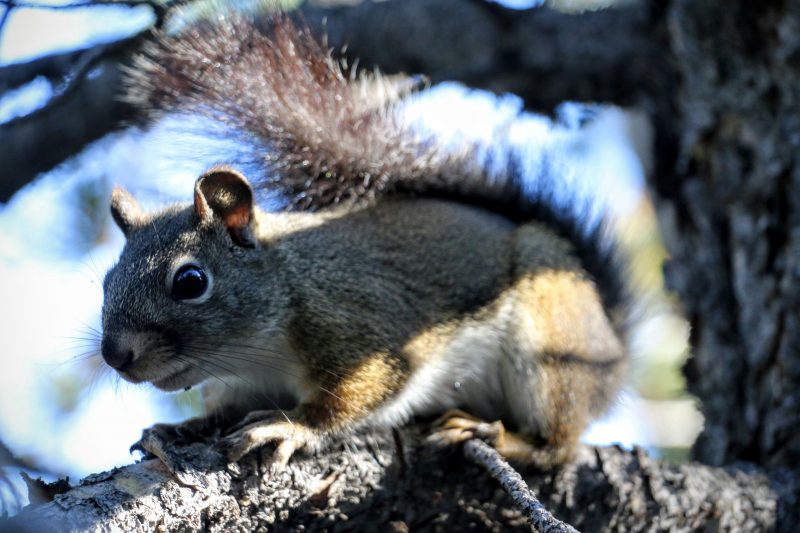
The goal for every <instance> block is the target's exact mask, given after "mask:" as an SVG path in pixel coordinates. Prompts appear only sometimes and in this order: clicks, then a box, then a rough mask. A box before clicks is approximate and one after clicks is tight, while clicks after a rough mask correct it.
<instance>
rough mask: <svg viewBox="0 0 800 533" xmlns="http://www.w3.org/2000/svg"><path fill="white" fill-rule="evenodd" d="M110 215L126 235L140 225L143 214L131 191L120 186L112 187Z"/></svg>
mask: <svg viewBox="0 0 800 533" xmlns="http://www.w3.org/2000/svg"><path fill="white" fill-rule="evenodd" d="M111 217H112V218H113V219H114V222H116V223H117V226H119V229H121V230H122V233H124V234H125V236H126V237H128V236H129V235H130V233H131V231H133V229H134V228H135V227H136V226H139V225H141V223H142V219H143V218H144V215H143V214H142V208H141V207H139V202H137V201H136V198H134V197H133V195H132V194H131V193H129V192H128V191H127V190H125V189H123V188H122V187H114V191H113V192H112V193H111Z"/></svg>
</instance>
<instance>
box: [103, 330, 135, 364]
mask: <svg viewBox="0 0 800 533" xmlns="http://www.w3.org/2000/svg"><path fill="white" fill-rule="evenodd" d="M100 350H101V351H102V352H103V359H105V361H106V363H108V366H110V367H111V368H114V369H115V370H124V369H125V367H126V366H127V365H128V364H129V363H130V362H131V361H133V350H131V349H129V348H127V347H124V346H120V345H119V343H117V341H115V340H114V339H113V338H111V337H103V342H102V345H101V346H100Z"/></svg>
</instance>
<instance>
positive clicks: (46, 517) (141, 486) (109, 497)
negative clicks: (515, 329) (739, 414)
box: [14, 426, 796, 531]
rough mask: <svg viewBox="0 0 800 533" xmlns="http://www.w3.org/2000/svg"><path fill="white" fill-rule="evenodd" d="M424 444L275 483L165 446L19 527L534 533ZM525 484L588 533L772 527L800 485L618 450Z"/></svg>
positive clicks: (297, 466)
mask: <svg viewBox="0 0 800 533" xmlns="http://www.w3.org/2000/svg"><path fill="white" fill-rule="evenodd" d="M424 437H425V429H424V428H423V427H421V426H410V427H407V428H403V429H401V430H397V431H394V432H392V431H389V430H380V431H374V432H372V433H364V434H360V435H358V436H356V437H354V438H352V439H349V440H348V441H347V442H340V443H338V444H336V445H335V446H333V447H332V448H331V449H330V450H327V451H324V452H321V453H319V454H317V455H314V456H304V455H298V456H296V457H294V458H293V459H292V461H290V463H289V465H288V467H287V470H286V471H284V472H283V473H281V474H279V475H277V476H276V477H275V478H274V479H269V480H267V479H265V478H264V477H263V470H262V469H261V468H262V466H263V464H264V463H263V462H261V461H260V460H259V459H258V458H257V457H255V456H248V457H246V458H245V459H244V460H243V461H242V462H241V463H240V464H238V465H228V464H226V461H225V460H224V459H223V457H222V456H221V455H220V454H219V453H218V452H217V451H216V449H215V448H214V447H213V440H212V441H211V442H210V444H211V445H210V446H209V444H206V443H200V442H198V443H191V444H187V443H182V444H181V443H177V444H176V443H171V442H164V443H162V444H161V447H162V449H163V450H164V451H165V462H162V461H161V460H160V459H147V460H144V461H141V462H139V463H136V464H133V465H130V466H127V467H123V468H119V469H115V470H112V471H110V472H105V473H102V474H97V475H93V476H90V477H89V478H87V479H85V480H84V481H83V482H82V484H81V485H79V486H78V487H75V488H73V489H72V490H70V491H69V492H66V493H64V494H60V495H58V496H56V497H55V500H54V501H53V502H51V503H48V504H45V505H38V506H32V507H29V508H26V509H25V510H24V511H23V512H22V513H21V514H20V515H18V517H16V518H15V522H14V523H15V524H25V525H28V526H29V527H31V528H34V530H36V531H49V530H54V529H57V530H59V531H86V530H100V529H101V528H102V529H103V530H113V529H115V528H118V529H121V530H125V531H153V530H156V529H159V530H167V531H169V530H174V529H180V530H181V531H200V530H206V531H224V530H228V529H237V530H251V531H252V530H256V529H257V528H259V527H265V528H269V529H270V530H271V531H295V530H296V528H297V527H298V526H299V525H301V524H302V525H304V526H305V527H306V529H308V530H322V529H328V530H331V531H340V530H354V529H355V530H373V529H374V528H377V527H382V528H385V527H386V524H389V523H391V525H392V527H393V529H394V531H408V530H413V531H419V530H422V531H430V530H442V529H444V530H450V531H460V530H464V529H467V528H470V527H471V528H476V527H477V528H478V529H482V530H491V529H493V528H495V529H500V528H502V529H503V530H506V529H508V530H520V531H528V530H529V527H530V526H529V525H528V523H527V520H526V515H525V514H524V513H523V512H521V511H520V510H519V509H518V508H517V507H516V506H515V505H514V503H513V501H512V500H511V499H510V497H509V496H508V494H507V493H506V492H505V491H504V490H502V489H500V487H498V485H497V484H496V483H495V481H493V480H492V479H491V478H490V477H489V475H488V474H487V472H486V471H485V470H483V469H482V468H480V467H478V466H475V465H473V464H471V462H470V461H468V460H467V459H466V458H465V457H464V454H463V453H462V452H461V451H460V450H458V449H439V448H433V447H430V445H429V444H426V443H425V438H424ZM270 451H271V450H270ZM522 474H523V476H524V480H525V482H526V483H527V484H528V485H529V486H530V488H531V489H532V490H533V491H535V492H536V493H537V494H538V495H539V497H540V498H541V502H542V503H543V505H544V506H545V507H547V508H548V509H549V510H550V511H551V512H552V513H553V514H555V515H556V516H557V517H558V518H559V519H561V520H564V521H567V522H569V523H571V524H574V525H575V527H577V528H579V529H583V530H586V531H600V530H607V529H614V530H618V531H634V530H636V531H638V530H641V529H643V528H648V529H649V530H651V531H674V530H678V529H683V530H691V531H696V530H703V529H723V530H730V529H736V530H741V531H756V530H768V529H774V528H775V525H776V523H777V524H780V523H781V522H780V520H781V519H782V518H784V516H782V515H781V513H785V512H786V510H787V508H788V505H791V504H792V502H793V500H792V499H791V498H792V497H793V496H792V494H793V491H796V487H795V485H794V482H791V483H789V484H787V485H782V486H775V485H774V484H773V485H771V484H770V482H769V480H768V478H767V476H766V475H765V473H764V472H761V471H758V470H755V469H744V468H741V469H730V468H728V469H722V468H711V467H706V466H702V465H696V464H685V465H674V464H669V463H662V462H658V461H654V460H652V459H650V458H649V457H647V455H646V454H645V453H644V452H643V451H641V450H638V449H637V450H634V451H632V452H629V451H624V450H622V449H619V448H615V447H610V448H596V449H595V448H583V449H581V453H580V457H579V458H578V460H577V461H576V462H575V463H573V464H571V465H568V466H566V467H564V468H563V469H561V470H559V471H555V472H547V473H541V472H535V471H522ZM160 528H163V529H160ZM226 528H228V529H226Z"/></svg>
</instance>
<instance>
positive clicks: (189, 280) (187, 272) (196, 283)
mask: <svg viewBox="0 0 800 533" xmlns="http://www.w3.org/2000/svg"><path fill="white" fill-rule="evenodd" d="M207 288H208V276H206V273H205V272H203V269H202V268H200V267H199V266H197V265H192V264H189V265H183V266H182V267H180V268H179V269H178V271H177V272H175V277H174V278H173V280H172V297H173V298H175V299H176V300H191V299H192V298H199V297H200V296H202V295H203V293H204V292H206V289H207Z"/></svg>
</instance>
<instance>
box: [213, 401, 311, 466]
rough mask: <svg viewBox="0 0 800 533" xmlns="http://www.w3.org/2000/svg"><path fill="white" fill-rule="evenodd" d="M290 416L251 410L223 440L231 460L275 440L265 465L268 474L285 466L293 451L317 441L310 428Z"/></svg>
mask: <svg viewBox="0 0 800 533" xmlns="http://www.w3.org/2000/svg"><path fill="white" fill-rule="evenodd" d="M292 418H293V417H292V414H291V413H288V414H287V413H284V412H283V411H254V412H252V413H250V414H248V415H247V416H246V417H245V418H244V420H242V422H240V423H239V424H237V425H236V426H234V430H235V431H234V432H233V433H231V434H230V435H228V436H227V437H225V438H224V439H222V441H221V447H222V449H223V451H224V453H225V454H226V455H227V457H228V459H229V460H230V461H238V460H239V459H241V458H242V457H244V456H245V455H246V454H247V453H248V452H250V451H252V450H254V449H256V448H259V447H261V446H263V445H265V444H269V443H275V444H276V447H275V451H274V452H273V454H272V457H271V459H270V460H269V466H268V468H267V469H268V472H269V474H270V475H271V474H275V473H277V472H279V471H281V470H282V469H283V467H284V466H286V463H287V462H288V461H289V459H290V458H291V457H292V454H293V453H294V452H295V451H297V450H298V449H300V448H304V447H310V446H312V445H313V444H314V443H315V442H316V441H317V436H316V434H315V433H314V432H313V431H312V430H311V429H309V428H308V427H307V426H305V425H304V424H303V423H301V422H298V421H297V420H293V419H292Z"/></svg>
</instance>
